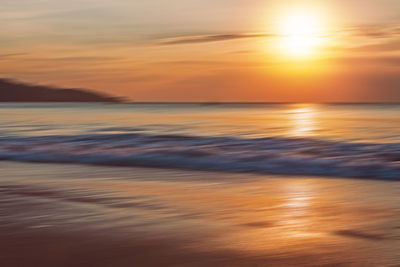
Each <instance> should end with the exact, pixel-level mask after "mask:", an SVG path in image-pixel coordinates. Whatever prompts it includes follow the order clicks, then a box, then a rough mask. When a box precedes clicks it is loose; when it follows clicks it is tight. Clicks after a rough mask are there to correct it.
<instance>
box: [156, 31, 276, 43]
mask: <svg viewBox="0 0 400 267" xmlns="http://www.w3.org/2000/svg"><path fill="white" fill-rule="evenodd" d="M271 36H272V35H270V34H265V33H242V34H216V35H197V36H183V37H174V38H165V39H161V40H159V41H158V42H157V43H158V44H159V45H179V44H196V43H210V42H221V41H230V40H236V39H249V38H267V37H271Z"/></svg>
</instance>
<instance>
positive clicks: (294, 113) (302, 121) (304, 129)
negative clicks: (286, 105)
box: [290, 105, 317, 137]
mask: <svg viewBox="0 0 400 267" xmlns="http://www.w3.org/2000/svg"><path fill="white" fill-rule="evenodd" d="M290 114H291V116H290V120H291V123H292V125H293V126H292V129H291V131H290V135H292V136H296V137H300V136H311V135H313V134H314V131H315V129H316V115H317V112H316V108H315V107H313V106H312V105H301V106H297V107H296V108H294V109H293V110H291V111H290Z"/></svg>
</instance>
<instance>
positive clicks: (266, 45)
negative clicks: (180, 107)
mask: <svg viewBox="0 0 400 267" xmlns="http://www.w3.org/2000/svg"><path fill="white" fill-rule="evenodd" d="M0 77H4V78H12V79H16V80H19V81H24V82H30V83H38V84H44V85H56V86H60V87H75V88H90V89H93V90H98V91H102V92H106V93H109V94H113V95H117V96H124V97H126V98H127V99H129V100H131V101H145V102H149V101H150V102H171V101H172V102H180V101H182V102H210V101H211V102H247V101H249V102H400V3H399V0H323V1H322V0H318V1H315V0H314V1H312V0H297V1H290V0H288V1H282V0H263V1H262V0H218V1H215V0H113V1H109V0H69V1H65V0H1V5H0Z"/></svg>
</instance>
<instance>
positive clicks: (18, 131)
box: [0, 103, 400, 180]
mask: <svg viewBox="0 0 400 267" xmlns="http://www.w3.org/2000/svg"><path fill="white" fill-rule="evenodd" d="M0 160H2V161H17V162H39V163H73V164H90V165H100V166H114V167H118V166H123V167H147V168H170V169H186V170H198V171H216V172H223V173H254V174H270V175H290V176H291V175H295V176H298V175H300V176H319V177H343V178H363V179H385V180H386V179H390V180H400V104H268V103H254V104H249V103H226V104H224V103H168V104H157V103H122V104H105V103H3V104H0Z"/></svg>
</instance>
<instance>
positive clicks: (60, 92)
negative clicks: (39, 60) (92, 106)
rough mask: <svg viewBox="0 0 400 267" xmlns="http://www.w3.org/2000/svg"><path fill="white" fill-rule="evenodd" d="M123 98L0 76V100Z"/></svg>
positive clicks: (110, 100)
mask: <svg viewBox="0 0 400 267" xmlns="http://www.w3.org/2000/svg"><path fill="white" fill-rule="evenodd" d="M121 101H122V99H121V98H117V97H112V96H108V95H105V94H102V93H97V92H92V91H88V90H85V89H75V88H65V89H64V88H57V87H51V86H43V85H31V84H26V83H21V82H17V81H14V80H10V79H3V78H0V102H112V103H116V102H121Z"/></svg>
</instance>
